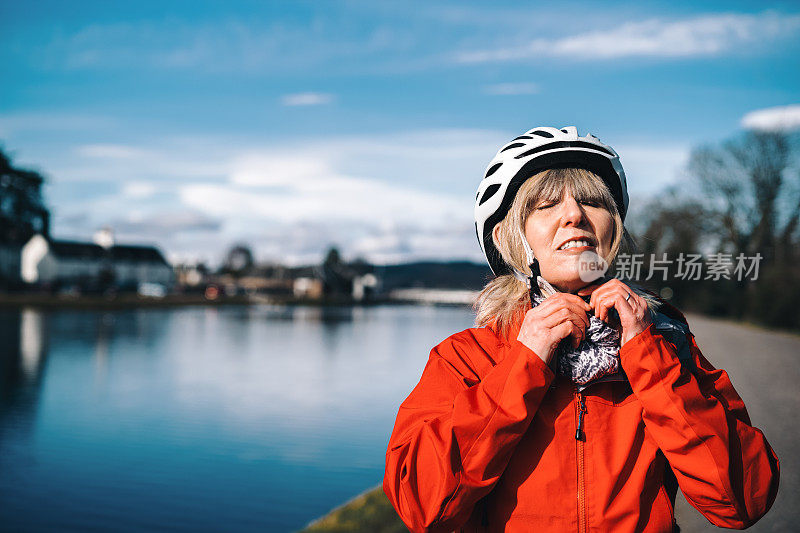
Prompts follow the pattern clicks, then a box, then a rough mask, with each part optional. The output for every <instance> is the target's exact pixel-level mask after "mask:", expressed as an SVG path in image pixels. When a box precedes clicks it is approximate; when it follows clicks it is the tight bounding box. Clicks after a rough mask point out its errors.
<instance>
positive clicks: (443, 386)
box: [383, 330, 554, 531]
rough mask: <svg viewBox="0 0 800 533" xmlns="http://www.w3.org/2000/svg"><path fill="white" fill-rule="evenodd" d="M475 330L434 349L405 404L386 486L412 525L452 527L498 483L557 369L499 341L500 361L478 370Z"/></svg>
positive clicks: (394, 434) (413, 528) (436, 528)
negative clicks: (478, 372)
mask: <svg viewBox="0 0 800 533" xmlns="http://www.w3.org/2000/svg"><path fill="white" fill-rule="evenodd" d="M469 332H470V330H467V331H466V332H462V333H461V334H457V335H455V336H453V337H450V338H449V339H448V340H446V341H444V342H443V343H441V344H440V345H438V346H437V347H436V348H434V349H433V350H432V351H431V354H430V357H429V359H428V363H427V365H426V366H425V370H424V371H423V373H422V377H421V378H420V381H419V383H418V384H417V386H416V387H415V388H414V390H413V391H412V392H411V394H410V395H409V396H408V398H407V399H406V400H405V401H404V402H403V404H402V405H401V406H400V410H399V412H398V414H397V420H396V422H395V426H394V430H393V432H392V436H391V438H390V440H389V447H388V450H387V452H386V472H385V476H384V480H383V489H384V492H386V495H387V496H388V497H389V500H390V501H391V503H392V505H393V506H394V508H395V510H397V513H398V514H399V515H400V517H401V518H402V519H403V521H404V522H405V524H406V526H408V528H409V529H410V530H411V531H452V530H453V529H456V528H458V527H460V526H461V525H463V524H464V523H465V522H466V521H467V520H468V519H469V516H470V514H471V512H472V509H473V507H474V505H475V503H476V502H477V501H478V500H480V499H481V498H482V497H483V496H485V495H486V494H488V493H489V492H490V491H491V490H492V488H493V487H494V485H495V484H496V483H497V481H498V479H499V478H500V476H501V474H502V473H503V471H504V469H505V467H506V465H507V464H508V461H509V459H510V457H511V455H512V453H513V451H514V448H515V447H516V445H517V443H518V442H519V440H520V438H521V437H522V435H523V434H524V433H525V431H526V430H527V428H528V426H529V425H530V422H531V420H532V418H533V415H534V414H535V413H536V410H537V409H538V406H539V403H540V401H541V400H542V397H543V396H544V394H545V393H546V392H547V389H548V387H549V385H550V383H551V381H552V380H553V377H554V376H553V373H552V371H551V370H550V368H548V367H547V365H545V364H544V363H543V362H542V360H541V359H540V358H539V357H538V356H537V355H536V354H535V353H534V352H533V351H531V350H530V349H528V348H527V347H526V346H525V345H523V344H522V343H521V342H519V341H517V340H514V341H513V342H511V343H510V344H505V343H500V342H498V343H496V345H495V348H490V350H494V349H496V350H497V351H499V352H500V353H492V354H491V358H492V359H493V360H495V361H498V363H497V364H496V365H494V366H493V367H491V368H490V369H489V370H488V371H486V372H485V375H483V376H481V377H480V378H478V376H477V375H476V374H475V373H473V372H472V371H470V367H469V365H465V361H469V360H470V357H475V355H476V353H480V352H481V351H483V350H484V348H485V347H484V348H482V347H481V346H480V345H479V344H477V342H476V341H475V338H474V336H473V335H472V334H470V333H469Z"/></svg>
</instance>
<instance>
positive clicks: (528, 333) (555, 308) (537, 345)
mask: <svg viewBox="0 0 800 533" xmlns="http://www.w3.org/2000/svg"><path fill="white" fill-rule="evenodd" d="M591 309H592V306H590V305H589V304H587V303H586V302H584V301H583V300H582V299H581V298H580V297H579V296H576V295H574V294H569V293H563V292H560V293H557V294H553V295H552V296H549V297H547V298H546V299H545V300H544V301H543V302H542V303H540V304H539V305H537V306H536V307H534V308H533V309H530V310H529V311H528V312H527V313H525V319H524V320H523V322H522V327H521V328H520V330H519V335H517V340H519V341H520V342H521V343H522V344H524V345H525V346H527V347H528V348H530V349H531V350H533V352H534V353H535V354H536V355H538V356H539V357H540V358H541V360H542V361H544V363H545V364H547V363H549V362H550V359H551V358H552V357H553V353H555V350H556V347H557V346H558V343H559V342H561V340H562V339H564V338H566V337H572V339H573V340H572V345H573V346H574V347H576V348H577V347H578V345H579V344H580V343H581V341H583V339H585V338H586V328H588V327H589V316H588V315H587V314H586V313H587V312H588V311H591Z"/></svg>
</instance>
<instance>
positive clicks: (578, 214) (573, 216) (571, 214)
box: [561, 194, 586, 226]
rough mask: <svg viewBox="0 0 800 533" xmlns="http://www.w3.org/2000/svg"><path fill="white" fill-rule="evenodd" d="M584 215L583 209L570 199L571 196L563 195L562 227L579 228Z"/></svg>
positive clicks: (573, 199)
mask: <svg viewBox="0 0 800 533" xmlns="http://www.w3.org/2000/svg"><path fill="white" fill-rule="evenodd" d="M585 218H586V214H585V213H584V211H583V207H581V205H580V204H579V203H578V202H577V200H575V198H573V197H572V195H569V194H567V195H565V196H564V199H563V201H562V202H561V225H562V226H570V225H572V226H580V225H582V224H583V222H584V221H585Z"/></svg>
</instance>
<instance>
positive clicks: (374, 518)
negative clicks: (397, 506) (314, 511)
mask: <svg viewBox="0 0 800 533" xmlns="http://www.w3.org/2000/svg"><path fill="white" fill-rule="evenodd" d="M407 531H408V529H406V527H405V526H404V525H403V522H401V521H400V518H399V517H398V516H397V513H396V512H395V510H394V508H393V507H392V505H391V504H390V503H389V500H388V499H387V498H386V495H385V494H384V493H383V489H382V488H381V487H380V486H378V487H375V488H374V489H370V490H368V491H367V492H365V493H363V494H361V495H359V496H356V497H355V498H353V499H352V500H350V501H349V502H347V503H346V504H344V505H342V506H341V507H337V508H336V509H334V510H333V511H331V512H330V513H328V514H327V515H325V516H323V517H322V518H319V519H317V520H315V521H314V522H312V523H311V524H309V525H308V527H306V528H305V529H303V530H302V533H312V532H314V533H317V532H325V533H334V532H335V533H345V532H347V533H362V532H363V533H406V532H407Z"/></svg>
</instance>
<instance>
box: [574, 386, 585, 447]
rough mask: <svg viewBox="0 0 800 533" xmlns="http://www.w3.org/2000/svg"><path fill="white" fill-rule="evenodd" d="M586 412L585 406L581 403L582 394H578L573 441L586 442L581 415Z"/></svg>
mask: <svg viewBox="0 0 800 533" xmlns="http://www.w3.org/2000/svg"><path fill="white" fill-rule="evenodd" d="M585 412H586V405H585V404H584V403H583V394H581V393H580V392H579V393H578V428H577V430H576V431H575V440H586V436H585V435H584V434H583V413H585Z"/></svg>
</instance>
